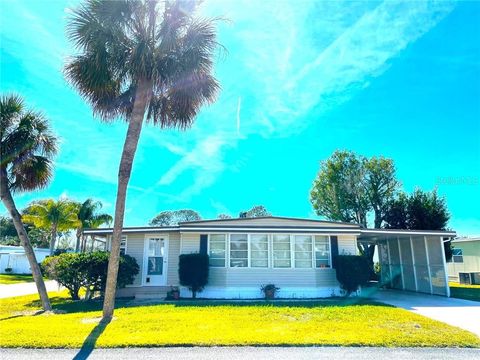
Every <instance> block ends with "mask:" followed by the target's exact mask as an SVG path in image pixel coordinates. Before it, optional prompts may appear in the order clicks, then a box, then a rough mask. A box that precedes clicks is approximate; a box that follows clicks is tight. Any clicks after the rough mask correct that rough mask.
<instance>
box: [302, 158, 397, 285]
mask: <svg viewBox="0 0 480 360" xmlns="http://www.w3.org/2000/svg"><path fill="white" fill-rule="evenodd" d="M399 187H400V182H399V181H398V180H397V179H396V170H395V165H394V163H393V161H392V160H391V159H386V158H384V157H371V158H366V157H363V156H359V155H357V154H355V153H354V152H351V151H336V152H334V153H333V154H332V156H331V157H330V158H329V159H327V160H325V161H322V163H321V168H320V172H319V173H318V175H317V177H316V179H315V180H314V182H313V188H312V190H311V192H310V199H311V202H312V205H313V208H314V209H315V210H316V212H317V214H318V215H320V216H325V217H326V218H327V219H329V220H333V221H344V222H355V223H358V224H360V225H362V226H363V227H367V225H368V224H367V219H368V215H369V214H370V213H372V212H373V215H374V224H373V225H374V227H375V228H381V226H382V223H383V220H384V216H385V213H386V211H387V209H388V204H389V202H390V201H391V199H393V197H394V196H395V194H396V193H397V192H398V189H399ZM375 248H376V246H375V245H374V244H370V243H362V242H360V241H359V242H358V250H359V252H360V254H362V255H363V256H365V257H366V258H367V259H368V260H369V264H370V275H371V277H372V278H375V272H374V268H373V266H374V264H373V256H374V254H375Z"/></svg>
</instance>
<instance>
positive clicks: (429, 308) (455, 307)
mask: <svg viewBox="0 0 480 360" xmlns="http://www.w3.org/2000/svg"><path fill="white" fill-rule="evenodd" d="M369 298H370V299H372V300H376V301H380V302H383V303H385V304H390V305H393V306H396V307H400V308H404V309H406V310H408V311H411V312H413V313H416V314H420V315H423V316H426V317H429V318H431V319H434V320H438V321H442V322H444V323H447V324H449V325H453V326H457V327H459V328H462V329H465V330H468V331H471V332H472V333H474V334H476V335H477V336H480V302H476V301H469V300H462V299H455V298H447V297H444V296H437V295H427V294H420V293H414V292H408V291H400V290H378V292H376V293H374V294H372V295H371V296H370V297H369Z"/></svg>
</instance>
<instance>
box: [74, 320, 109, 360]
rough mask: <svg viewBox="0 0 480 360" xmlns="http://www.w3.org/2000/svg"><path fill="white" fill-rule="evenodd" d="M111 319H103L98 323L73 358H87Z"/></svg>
mask: <svg viewBox="0 0 480 360" xmlns="http://www.w3.org/2000/svg"><path fill="white" fill-rule="evenodd" d="M110 321H111V319H106V320H105V319H102V320H100V322H99V323H98V325H97V326H95V327H94V328H93V330H92V331H91V332H90V334H88V336H87V338H86V339H85V341H84V342H83V344H82V347H81V348H80V350H79V351H78V353H77V354H76V355H75V357H74V358H73V360H86V359H88V357H89V356H90V354H91V353H92V351H93V349H95V344H96V343H97V340H98V338H99V337H100V335H102V333H103V332H104V331H105V329H106V328H107V325H108V324H110Z"/></svg>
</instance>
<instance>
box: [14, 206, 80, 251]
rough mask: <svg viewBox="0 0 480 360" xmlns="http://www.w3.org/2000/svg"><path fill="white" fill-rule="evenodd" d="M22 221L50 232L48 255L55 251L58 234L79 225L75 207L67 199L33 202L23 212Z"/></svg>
mask: <svg viewBox="0 0 480 360" xmlns="http://www.w3.org/2000/svg"><path fill="white" fill-rule="evenodd" d="M22 219H23V221H24V222H26V223H29V224H33V225H34V226H35V227H36V228H39V229H43V230H49V231H50V255H52V254H53V252H54V251H55V244H56V241H57V235H58V233H59V232H60V231H67V230H71V229H75V228H76V227H77V226H78V224H79V220H78V217H77V206H76V204H75V203H74V202H72V201H70V200H67V199H59V200H58V201H55V200H53V199H46V200H38V201H34V202H32V203H31V204H30V205H29V206H28V207H27V208H26V209H25V210H24V214H23V216H22Z"/></svg>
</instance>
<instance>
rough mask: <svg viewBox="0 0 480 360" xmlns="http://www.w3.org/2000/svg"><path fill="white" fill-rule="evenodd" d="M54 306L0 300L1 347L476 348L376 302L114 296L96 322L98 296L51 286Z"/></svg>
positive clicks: (475, 342)
mask: <svg viewBox="0 0 480 360" xmlns="http://www.w3.org/2000/svg"><path fill="white" fill-rule="evenodd" d="M51 296H52V302H53V304H54V308H55V309H56V310H61V311H65V312H66V313H65V314H57V315H46V314H41V315H38V314H35V313H34V312H35V310H38V309H39V304H38V297H37V296H36V295H30V296H22V297H18V298H10V299H0V324H1V325H0V347H40V348H43V347H81V346H82V344H84V342H85V341H86V339H87V338H88V341H87V342H88V343H90V344H91V343H92V342H96V345H95V346H97V347H124V346H169V345H173V346H174V345H206V346H213V345H345V346H390V347H393V346H395V347H396V346H435V347H480V339H479V338H478V337H476V336H475V335H473V334H471V333H469V332H466V331H464V330H461V329H458V328H455V327H452V326H449V325H446V324H443V323H440V322H437V321H434V320H430V319H427V318H425V317H422V316H420V315H416V314H412V313H410V312H408V311H406V310H402V309H398V308H394V307H390V306H386V305H382V304H375V303H367V302H365V301H363V302H360V303H352V300H349V302H347V301H340V300H338V301H310V302H288V303H276V304H275V305H272V304H267V303H265V302H258V303H237V304H232V303H223V304H219V303H212V302H207V301H203V302H202V301H198V302H189V301H179V302H177V303H170V304H159V305H144V306H131V303H129V302H127V301H123V302H119V304H118V308H117V310H116V311H115V318H114V320H113V321H112V322H111V323H110V324H108V325H107V326H106V328H104V326H102V325H98V319H99V317H100V315H101V312H100V311H99V310H100V308H101V303H99V302H89V303H83V302H72V301H70V300H66V293H65V292H63V293H51Z"/></svg>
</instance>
